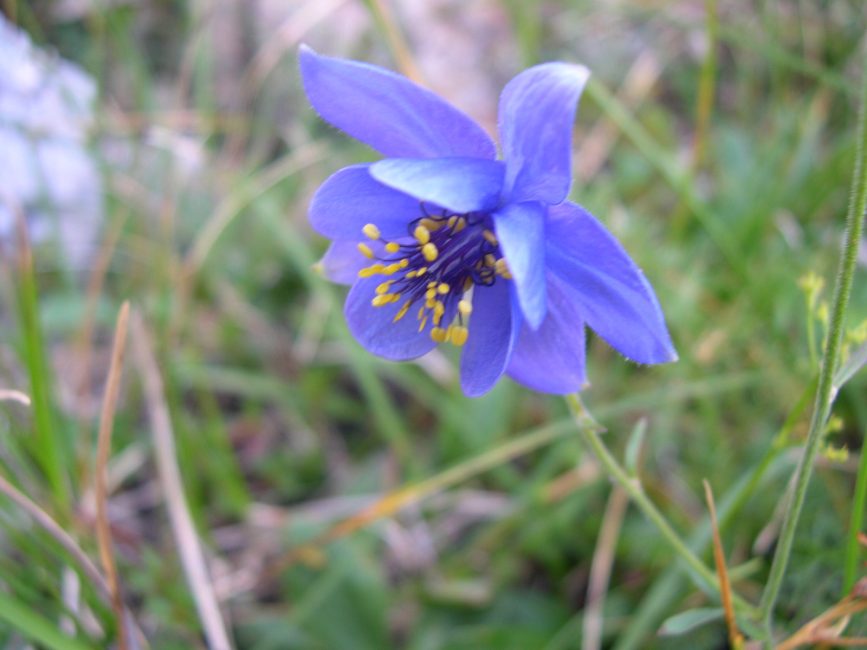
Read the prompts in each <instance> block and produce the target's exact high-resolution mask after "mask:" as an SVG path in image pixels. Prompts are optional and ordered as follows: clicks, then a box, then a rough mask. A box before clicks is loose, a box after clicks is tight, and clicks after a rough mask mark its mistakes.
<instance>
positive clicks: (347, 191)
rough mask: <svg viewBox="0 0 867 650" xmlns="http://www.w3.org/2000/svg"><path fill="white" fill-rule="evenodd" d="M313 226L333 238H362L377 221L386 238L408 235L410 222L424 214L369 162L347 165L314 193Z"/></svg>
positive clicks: (413, 200)
mask: <svg viewBox="0 0 867 650" xmlns="http://www.w3.org/2000/svg"><path fill="white" fill-rule="evenodd" d="M308 216H309V217H310V223H311V225H312V226H313V229H314V230H316V232H318V233H319V234H321V235H325V236H326V237H328V238H330V239H345V240H349V239H355V240H356V241H363V240H364V234H363V233H362V231H361V229H362V228H364V226H365V224H368V223H372V224H375V225H376V226H377V227H378V228H379V230H380V232H381V233H382V236H383V237H385V238H386V239H396V238H398V237H406V236H407V233H408V229H409V223H410V222H411V221H413V220H414V219H418V218H419V217H421V216H423V213H422V209H421V205H420V203H419V201H418V200H417V199H414V198H412V197H411V196H407V195H406V194H403V193H401V192H398V191H396V190H393V189H391V188H390V187H386V186H385V185H383V184H382V183H380V182H378V181H376V180H374V178H373V177H372V176H371V175H370V165H367V164H364V165H353V166H351V167H345V168H343V169H341V170H340V171H338V172H337V173H335V174H333V175H332V176H330V177H329V178H328V180H326V181H325V182H324V183H323V184H322V185H321V186H320V187H319V189H318V190H317V191H316V194H314V195H313V199H312V200H311V201H310V208H309V210H308Z"/></svg>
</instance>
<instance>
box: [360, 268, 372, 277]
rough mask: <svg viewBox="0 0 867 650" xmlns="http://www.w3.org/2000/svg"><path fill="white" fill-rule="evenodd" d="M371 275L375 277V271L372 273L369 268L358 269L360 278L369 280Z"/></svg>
mask: <svg viewBox="0 0 867 650" xmlns="http://www.w3.org/2000/svg"><path fill="white" fill-rule="evenodd" d="M371 275H373V271H371V270H370V269H369V268H365V269H358V277H359V278H369V277H370V276H371Z"/></svg>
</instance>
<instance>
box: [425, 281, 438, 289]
mask: <svg viewBox="0 0 867 650" xmlns="http://www.w3.org/2000/svg"><path fill="white" fill-rule="evenodd" d="M436 286H437V281H436V280H431V281H430V282H428V283H427V288H428V289H434V288H436Z"/></svg>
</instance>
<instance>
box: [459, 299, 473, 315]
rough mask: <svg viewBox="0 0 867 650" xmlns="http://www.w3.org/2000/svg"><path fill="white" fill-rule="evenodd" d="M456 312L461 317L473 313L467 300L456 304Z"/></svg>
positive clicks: (471, 305) (471, 306)
mask: <svg viewBox="0 0 867 650" xmlns="http://www.w3.org/2000/svg"><path fill="white" fill-rule="evenodd" d="M458 311H459V312H461V315H462V316H469V315H470V314H472V313H473V304H472V303H471V302H470V301H469V300H467V299H464V300H461V301H460V302H459V303H458Z"/></svg>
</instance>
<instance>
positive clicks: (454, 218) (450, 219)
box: [448, 214, 459, 228]
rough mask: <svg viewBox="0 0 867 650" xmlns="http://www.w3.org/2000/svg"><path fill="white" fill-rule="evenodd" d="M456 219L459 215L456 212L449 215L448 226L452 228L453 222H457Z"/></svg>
mask: <svg viewBox="0 0 867 650" xmlns="http://www.w3.org/2000/svg"><path fill="white" fill-rule="evenodd" d="M458 219H459V217H458V215H456V214H455V215H452V216H451V217H449V222H448V223H449V228H454V227H455V224H456V223H457V222H458Z"/></svg>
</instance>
